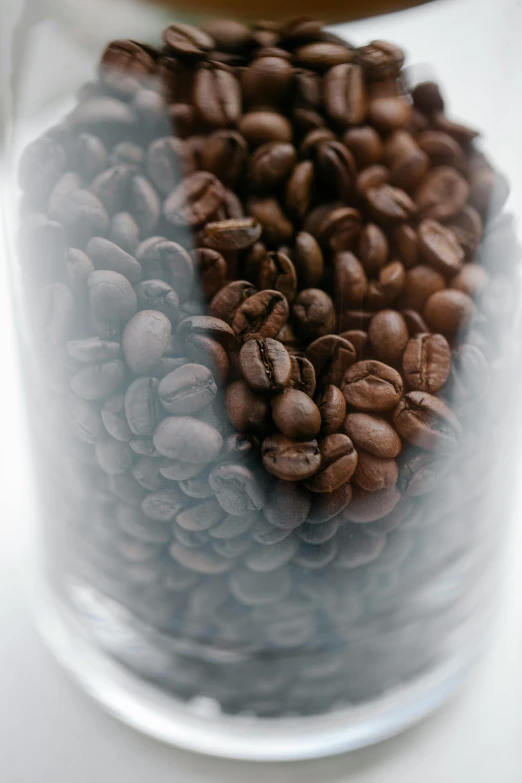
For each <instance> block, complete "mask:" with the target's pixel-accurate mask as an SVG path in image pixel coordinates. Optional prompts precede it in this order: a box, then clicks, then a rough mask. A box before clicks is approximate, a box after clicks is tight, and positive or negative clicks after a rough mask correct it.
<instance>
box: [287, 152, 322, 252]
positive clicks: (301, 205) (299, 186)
mask: <svg viewBox="0 0 522 783" xmlns="http://www.w3.org/2000/svg"><path fill="white" fill-rule="evenodd" d="M314 185H315V178H314V164H313V163H312V161H311V160H302V161H300V162H299V163H298V164H297V165H296V166H295V168H294V170H293V172H292V173H291V175H290V177H289V179H288V182H287V184H286V191H285V193H286V198H285V207H286V210H287V212H289V214H290V215H293V216H294V217H296V218H298V219H299V220H303V219H304V217H305V216H306V214H307V212H308V210H309V209H310V204H311V201H312V196H313V192H314ZM298 236H299V235H298ZM296 241H297V238H296Z"/></svg>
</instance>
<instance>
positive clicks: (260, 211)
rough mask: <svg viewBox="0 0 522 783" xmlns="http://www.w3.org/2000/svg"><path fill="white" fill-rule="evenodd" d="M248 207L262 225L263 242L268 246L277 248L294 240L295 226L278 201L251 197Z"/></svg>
mask: <svg viewBox="0 0 522 783" xmlns="http://www.w3.org/2000/svg"><path fill="white" fill-rule="evenodd" d="M246 207H247V211H248V212H249V213H250V214H251V215H252V216H253V217H254V218H256V220H258V221H259V223H260V224H261V226H262V229H263V241H264V242H266V243H267V244H268V245H271V246H277V245H281V244H284V243H285V242H289V241H290V240H291V239H292V236H293V233H294V226H293V225H292V223H291V222H290V221H289V219H288V218H287V217H286V215H285V214H284V212H283V210H282V208H281V206H280V204H279V202H278V201H277V199H275V198H272V197H266V198H261V197H251V198H249V199H248V201H247V203H246Z"/></svg>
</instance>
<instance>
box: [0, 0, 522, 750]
mask: <svg viewBox="0 0 522 783" xmlns="http://www.w3.org/2000/svg"><path fill="white" fill-rule="evenodd" d="M210 5H211V3H207V4H206V6H205V8H204V9H203V10H205V11H207V10H208V8H207V6H210ZM274 5H275V4H274ZM366 5H367V4H364V8H363V9H362V11H361V8H360V4H355V5H353V7H352V9H351V10H350V9H345V8H343V9H342V11H341V12H339V10H338V9H337V11H336V9H335V8H333V9H330V8H329V7H328V8H327V9H326V10H327V11H328V14H327V18H332V19H339V16H340V17H341V18H342V19H343V20H344V21H343V24H337V25H335V26H333V27H329V28H328V29H327V30H326V29H324V27H323V25H322V23H319V22H315V21H314V20H313V19H310V18H306V19H305V18H301V19H299V20H297V21H294V22H288V21H285V22H280V21H262V22H257V23H256V22H244V21H243V20H240V19H239V13H238V12H239V11H240V10H241V9H240V8H239V6H237V5H236V6H232V5H230V6H229V7H230V13H231V14H232V17H234V14H236V16H237V18H236V19H234V21H230V20H229V21H224V20H223V19H221V20H217V21H216V20H215V19H214V20H213V21H209V19H208V18H207V17H206V16H203V15H201V16H198V15H197V14H196V11H198V12H199V11H200V9H199V6H198V5H194V6H186V7H181V5H180V7H179V8H178V7H177V6H176V10H173V9H172V8H170V9H167V8H165V7H162V8H159V7H158V6H156V5H155V4H152V3H139V2H131V0H118V1H117V0H112V2H103V4H101V3H100V1H99V0H90V2H87V1H85V2H80V0H68V1H67V2H66V0H53V2H49V3H48V4H44V7H42V5H40V4H29V5H28V7H27V8H26V9H25V10H24V12H23V15H22V17H21V19H19V20H18V21H17V23H16V25H15V27H14V30H13V34H12V36H11V41H10V44H11V54H12V57H11V62H12V73H11V84H12V85H13V90H12V92H11V94H10V95H9V100H8V101H7V103H8V105H7V106H6V108H7V111H6V112H5V113H4V116H5V117H6V119H7V121H6V123H5V126H4V131H5V135H6V139H7V144H6V147H5V150H6V155H5V161H6V163H7V170H8V176H7V177H6V183H7V184H6V185H5V186H4V188H3V194H2V195H3V196H4V199H3V201H4V212H5V218H6V220H5V222H6V225H7V229H8V240H9V245H10V254H9V256H10V261H11V270H12V280H13V294H14V297H15V304H16V312H17V317H18V328H19V336H20V346H21V357H22V360H23V361H22V364H23V374H24V381H25V391H26V397H27V415H28V421H29V425H30V432H31V438H32V445H33V452H34V480H35V484H36V485H37V488H38V498H39V512H40V516H41V526H40V531H41V535H40V539H41V542H42V543H41V558H40V561H41V565H40V568H39V582H38V591H37V598H36V605H37V615H38V620H39V624H40V626H41V628H42V631H43V634H44V636H45V638H46V639H47V640H48V641H49V644H50V646H51V647H52V649H53V650H54V651H55V653H56V655H57V657H58V658H59V659H60V660H61V661H62V662H63V664H64V665H65V666H66V667H67V668H68V669H69V670H70V671H71V672H72V673H73V674H74V675H75V676H76V677H77V678H78V679H79V680H80V681H81V682H82V683H83V685H84V686H85V688H86V690H88V691H89V692H90V693H91V694H93V695H94V696H95V697H96V698H97V699H98V700H99V701H100V702H101V703H102V704H103V705H104V706H105V707H106V708H107V709H109V710H110V711H111V712H113V713H114V714H116V715H118V716H119V717H120V718H122V719H123V720H125V721H127V722H128V723H130V724H132V725H134V726H135V727H137V728H139V729H141V730H143V731H145V732H147V733H149V734H151V735H153V736H156V737H158V738H160V739H162V740H164V741H167V742H172V743H175V744H179V745H183V746H185V747H187V748H191V749H193V750H199V751H202V752H208V753H213V754H216V755H222V756H231V757H237V758H250V759H293V758H304V757H311V756H320V755H326V754H329V753H333V752H338V751H340V750H344V749H350V748H356V747H361V746H363V745H365V744H368V743H371V742H374V741H377V740H379V739H382V738H384V737H387V736H390V735H392V734H394V733H396V732H398V731H400V730H402V729H404V728H406V727H407V726H409V725H411V724H412V723H414V722H415V721H417V720H419V719H420V718H422V717H423V716H425V715H427V714H428V713H430V712H431V711H432V710H434V709H435V708H436V707H438V706H439V705H440V704H442V703H443V702H444V701H445V700H446V699H447V698H448V697H449V696H450V695H451V694H452V693H453V692H454V690H455V689H456V687H457V686H458V685H460V684H461V683H462V682H463V681H464V680H465V679H466V676H467V675H468V673H469V672H470V670H471V669H472V664H473V663H474V662H475V660H476V659H477V657H478V655H479V653H480V651H481V650H482V648H483V646H484V643H485V641H486V640H487V637H488V634H489V629H490V627H491V625H492V620H493V617H494V608H495V605H494V597H495V595H496V592H497V590H496V583H497V581H498V577H499V573H500V571H501V566H502V558H501V554H500V553H501V545H502V540H503V535H502V532H503V529H504V527H505V525H506V521H507V519H508V517H509V513H510V506H511V487H512V485H513V483H514V476H515V471H516V469H517V467H518V464H519V458H518V452H517V449H516V447H515V445H514V444H513V437H512V433H513V424H514V422H515V419H516V413H517V410H516V404H515V398H516V390H517V382H518V372H517V371H515V370H514V368H517V369H518V367H519V366H520V362H519V349H518V345H517V341H516V339H515V337H516V328H517V324H518V314H519V271H518V260H519V246H518V240H517V226H516V222H515V221H514V220H513V217H512V211H515V212H516V211H517V210H518V207H519V205H520V198H521V191H520V186H521V180H520V178H519V177H518V174H519V173H520V172H517V170H516V167H517V165H519V164H518V155H517V147H516V146H515V145H516V144H517V143H518V137H519V131H520V129H521V123H520V116H519V115H517V114H516V111H515V108H514V107H515V104H516V96H517V95H518V94H519V89H518V88H519V87H520V86H521V85H520V81H521V78H522V77H521V74H522V68H521V67H520V66H521V56H520V54H519V47H518V45H517V42H516V40H515V39H514V38H513V40H512V36H514V35H515V34H516V33H515V31H516V30H517V29H518V27H517V23H516V21H517V19H519V17H520V9H519V8H518V5H517V3H516V2H511V1H508V0H506V1H505V2H497V3H496V4H495V6H494V8H493V5H492V4H491V3H489V2H474V3H471V2H466V0H460V1H459V0H455V2H444V3H442V2H441V3H438V2H434V3H429V4H427V5H423V6H422V7H416V8H413V9H410V10H408V11H401V12H398V13H393V14H388V15H385V16H380V17H376V18H372V19H364V20H359V21H347V20H348V19H349V17H351V18H352V20H353V18H354V17H355V16H360V15H361V13H363V14H368V13H369V12H370V10H373V11H382V10H383V8H384V4H383V3H381V4H378V3H375V5H374V7H373V9H367V8H366ZM370 5H371V4H370ZM397 5H398V4H393V3H388V4H386V6H387V9H386V10H389V9H391V8H392V7H393V8H396V7H397ZM403 5H404V4H403ZM410 5H411V4H410ZM309 6H310V9H309V8H308V6H307V10H310V11H311V12H314V9H315V5H311V4H309ZM263 9H264V10H263V11H262V13H263V16H266V15H267V14H269V13H270V12H272V11H273V13H274V14H275V13H276V11H277V9H273V8H272V6H270V7H268V8H267V7H266V5H265V4H263ZM210 10H211V9H210ZM288 10H290V9H288ZM330 10H332V13H330ZM323 11H325V9H324V8H317V12H318V13H319V14H320V15H322V13H321V12H323ZM256 12H257V13H259V9H255V8H254V7H253V6H252V7H251V6H249V13H248V15H249V16H250V17H251V18H255V14H256ZM517 14H518V16H517ZM286 15H287V16H288V15H290V14H286ZM493 20H494V25H493V24H492V22H493ZM189 23H190V25H195V26H187V25H189ZM200 25H201V27H200ZM162 30H165V32H163V34H162ZM463 31H467V33H466V34H465V33H464V32H463ZM470 32H472V33H473V34H472V35H471V34H469V33H470ZM389 40H391V41H393V44H391V43H388V42H387V41H389ZM111 41H112V43H111ZM510 41H512V45H511V44H510V43H509V42H510ZM485 52H487V57H486V56H485V55H484V53H485ZM405 53H407V61H406V63H407V64H406V65H405V64H404V59H405ZM437 85H439V86H437ZM463 123H464V124H463ZM468 123H469V125H468ZM475 128H476V129H477V130H475ZM479 132H480V135H479ZM500 171H503V172H504V174H501V173H500ZM508 183H509V184H508ZM509 185H511V188H512V190H511V195H509Z"/></svg>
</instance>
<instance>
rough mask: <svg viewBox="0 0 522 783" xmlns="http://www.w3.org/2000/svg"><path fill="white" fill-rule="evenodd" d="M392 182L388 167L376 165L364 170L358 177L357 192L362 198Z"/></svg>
mask: <svg viewBox="0 0 522 783" xmlns="http://www.w3.org/2000/svg"><path fill="white" fill-rule="evenodd" d="M389 181H390V170H389V169H387V168H386V166H382V165H380V164H375V165H373V166H368V168H366V169H363V171H361V172H360V174H359V175H358V177H357V183H356V185H357V192H358V193H359V194H360V195H361V196H366V194H367V193H368V192H369V191H370V190H371V189H374V188H380V187H381V185H386V184H387V183H388V182H389Z"/></svg>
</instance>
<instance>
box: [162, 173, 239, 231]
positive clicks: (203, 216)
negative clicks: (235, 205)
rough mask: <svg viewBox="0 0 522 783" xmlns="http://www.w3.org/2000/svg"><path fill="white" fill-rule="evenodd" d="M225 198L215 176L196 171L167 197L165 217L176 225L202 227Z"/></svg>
mask: <svg viewBox="0 0 522 783" xmlns="http://www.w3.org/2000/svg"><path fill="white" fill-rule="evenodd" d="M224 197H225V191H224V188H223V186H222V184H221V183H220V182H219V180H217V179H216V177H215V176H214V175H213V174H210V172H207V171H196V172H195V173H194V174H191V175H189V176H188V177H187V178H186V179H185V180H184V181H183V182H182V183H181V184H180V185H178V187H177V188H176V189H175V190H174V191H173V192H172V193H171V194H170V196H168V197H167V199H166V201H165V205H164V210H163V211H164V215H165V217H166V219H167V220H168V221H169V223H173V224H174V225H178V226H185V225H187V226H201V225H202V224H203V223H206V222H207V221H208V219H209V218H210V217H211V216H212V215H213V213H214V212H215V211H216V210H217V209H218V207H220V206H221V204H222V203H223V199H224Z"/></svg>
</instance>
